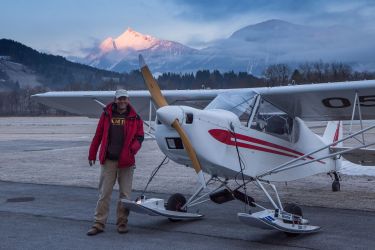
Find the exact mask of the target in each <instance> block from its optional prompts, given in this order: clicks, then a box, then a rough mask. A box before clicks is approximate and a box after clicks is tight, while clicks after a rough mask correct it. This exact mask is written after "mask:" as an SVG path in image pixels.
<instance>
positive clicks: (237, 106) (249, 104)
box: [205, 91, 257, 124]
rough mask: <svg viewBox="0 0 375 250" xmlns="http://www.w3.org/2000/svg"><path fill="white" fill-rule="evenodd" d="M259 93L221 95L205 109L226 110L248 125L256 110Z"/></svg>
mask: <svg viewBox="0 0 375 250" xmlns="http://www.w3.org/2000/svg"><path fill="white" fill-rule="evenodd" d="M256 95H257V93H255V92H253V91H247V92H244V91H241V92H237V93H233V92H229V93H222V94H219V95H218V96H217V97H216V98H215V99H213V100H212V102H210V104H208V105H207V107H206V108H205V109H224V110H228V111H231V112H233V113H234V114H236V115H237V116H238V118H239V119H240V121H241V122H242V123H244V124H246V123H247V122H248V120H249V117H250V115H251V112H252V111H253V108H254V101H255V99H256V98H255V97H256Z"/></svg>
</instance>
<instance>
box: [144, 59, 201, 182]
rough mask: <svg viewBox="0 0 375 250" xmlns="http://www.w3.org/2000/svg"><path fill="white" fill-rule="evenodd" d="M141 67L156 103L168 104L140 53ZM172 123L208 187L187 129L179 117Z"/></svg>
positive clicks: (197, 171) (199, 179)
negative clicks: (179, 120) (182, 125)
mask: <svg viewBox="0 0 375 250" xmlns="http://www.w3.org/2000/svg"><path fill="white" fill-rule="evenodd" d="M139 67H140V68H141V73H142V76H143V79H144V81H145V83H146V85H147V88H148V90H149V91H150V94H151V97H152V99H153V100H154V102H155V104H156V105H157V106H158V107H159V108H161V107H164V106H168V103H167V100H166V99H165V98H164V96H163V94H162V93H161V90H160V87H159V85H158V83H157V82H156V80H155V79H154V77H153V76H152V74H151V71H150V69H149V68H148V66H147V64H146V63H145V60H144V59H143V56H142V55H139ZM171 125H172V127H173V128H174V129H175V130H176V131H177V133H178V134H179V135H180V137H181V140H182V144H183V145H184V148H185V150H186V152H187V154H188V155H189V158H190V160H191V162H192V163H193V167H194V169H195V172H196V173H197V175H198V181H199V182H200V183H201V184H202V186H203V187H204V188H206V182H205V180H204V176H203V171H202V168H201V165H200V163H199V160H198V157H197V154H196V153H195V150H194V148H193V146H192V145H191V143H190V140H189V138H188V136H187V135H186V133H185V131H184V130H183V128H182V127H181V125H180V123H179V122H178V119H175V120H174V121H173V123H172V124H171Z"/></svg>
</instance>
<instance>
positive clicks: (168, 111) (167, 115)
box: [156, 106, 184, 126]
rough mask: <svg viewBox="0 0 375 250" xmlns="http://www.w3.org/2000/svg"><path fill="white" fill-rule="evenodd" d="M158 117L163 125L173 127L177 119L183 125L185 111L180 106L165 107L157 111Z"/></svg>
mask: <svg viewBox="0 0 375 250" xmlns="http://www.w3.org/2000/svg"><path fill="white" fill-rule="evenodd" d="M156 115H157V117H158V119H159V121H160V122H161V123H163V124H164V125H167V126H171V125H172V123H173V122H174V121H175V120H176V119H178V121H179V123H182V119H183V118H184V111H183V109H182V108H181V107H179V106H164V107H161V108H159V109H158V110H157V111H156Z"/></svg>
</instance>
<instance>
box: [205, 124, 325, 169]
mask: <svg viewBox="0 0 375 250" xmlns="http://www.w3.org/2000/svg"><path fill="white" fill-rule="evenodd" d="M208 132H209V133H210V134H211V136H212V137H214V138H215V139H216V140H218V141H220V142H222V143H225V144H227V145H231V146H235V145H236V142H235V141H233V140H232V138H233V139H234V138H235V137H234V135H235V136H236V138H237V139H240V140H244V141H248V142H252V143H256V144H260V145H263V146H268V147H272V148H274V149H281V150H284V151H286V152H289V153H294V154H297V155H299V156H303V155H304V154H303V153H301V152H298V151H295V150H293V149H290V148H286V147H283V146H280V145H277V144H274V143H271V142H267V141H264V140H261V139H257V138H254V137H250V136H246V135H242V134H234V133H233V134H232V132H230V131H227V130H223V129H211V130H209V131H208ZM237 146H239V147H243V148H249V149H254V150H259V151H263V152H267V153H273V154H278V155H283V156H288V157H293V158H298V156H296V155H293V154H288V153H285V152H280V151H277V150H274V149H269V148H264V147H260V146H256V145H250V144H246V143H242V142H237ZM306 158H308V159H311V160H313V159H314V158H313V157H311V156H307V157H306ZM318 162H320V163H323V164H325V162H323V161H318Z"/></svg>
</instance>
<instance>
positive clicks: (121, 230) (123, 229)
mask: <svg viewBox="0 0 375 250" xmlns="http://www.w3.org/2000/svg"><path fill="white" fill-rule="evenodd" d="M128 231H129V230H128V227H127V226H126V224H121V225H119V226H118V227H117V232H118V233H119V234H126V233H127V232H128Z"/></svg>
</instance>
